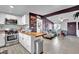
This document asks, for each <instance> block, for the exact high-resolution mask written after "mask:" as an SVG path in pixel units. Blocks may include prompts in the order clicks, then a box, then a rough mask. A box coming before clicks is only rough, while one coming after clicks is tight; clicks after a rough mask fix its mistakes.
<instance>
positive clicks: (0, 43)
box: [0, 34, 5, 47]
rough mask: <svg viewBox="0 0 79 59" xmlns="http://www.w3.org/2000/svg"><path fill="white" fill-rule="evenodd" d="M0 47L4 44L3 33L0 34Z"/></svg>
mask: <svg viewBox="0 0 79 59" xmlns="http://www.w3.org/2000/svg"><path fill="white" fill-rule="evenodd" d="M0 36H1V37H0V47H2V46H4V45H5V34H0Z"/></svg>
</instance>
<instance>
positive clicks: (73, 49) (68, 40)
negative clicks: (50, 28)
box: [44, 36, 79, 54]
mask: <svg viewBox="0 0 79 59" xmlns="http://www.w3.org/2000/svg"><path fill="white" fill-rule="evenodd" d="M44 53H45V54H78V53H79V38H78V37H75V36H67V37H65V38H61V37H56V38H54V39H52V40H47V39H46V40H44Z"/></svg>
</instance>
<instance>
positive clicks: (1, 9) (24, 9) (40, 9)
mask: <svg viewBox="0 0 79 59" xmlns="http://www.w3.org/2000/svg"><path fill="white" fill-rule="evenodd" d="M73 6H74V5H14V8H10V7H9V5H0V13H8V14H13V15H17V16H22V15H24V14H26V13H29V12H32V13H36V14H40V15H45V14H49V13H51V12H56V11H59V10H62V9H66V8H69V7H73Z"/></svg>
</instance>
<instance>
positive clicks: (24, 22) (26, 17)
mask: <svg viewBox="0 0 79 59" xmlns="http://www.w3.org/2000/svg"><path fill="white" fill-rule="evenodd" d="M18 25H27V26H29V15H24V16H22V17H21V18H20V19H18Z"/></svg>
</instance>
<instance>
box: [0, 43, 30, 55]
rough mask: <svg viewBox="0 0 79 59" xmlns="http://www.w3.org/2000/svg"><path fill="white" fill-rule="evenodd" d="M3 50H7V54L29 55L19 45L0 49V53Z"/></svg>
mask: <svg viewBox="0 0 79 59" xmlns="http://www.w3.org/2000/svg"><path fill="white" fill-rule="evenodd" d="M4 50H8V54H29V53H28V51H27V50H26V49H24V48H23V47H22V45H21V44H16V45H12V46H7V47H4V48H0V52H2V51H4Z"/></svg>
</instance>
